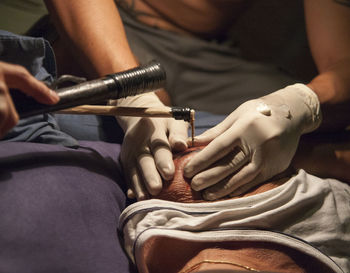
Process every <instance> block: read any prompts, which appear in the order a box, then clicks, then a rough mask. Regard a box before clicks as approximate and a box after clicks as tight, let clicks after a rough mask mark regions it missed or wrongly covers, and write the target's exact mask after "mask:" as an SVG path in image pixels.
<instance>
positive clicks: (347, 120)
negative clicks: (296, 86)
mask: <svg viewBox="0 0 350 273" xmlns="http://www.w3.org/2000/svg"><path fill="white" fill-rule="evenodd" d="M304 6H305V17H306V27H307V33H308V39H309V44H310V47H311V52H312V55H313V58H314V60H315V63H316V65H317V68H318V71H319V75H318V76H316V77H315V78H314V79H313V80H312V81H311V82H310V83H309V84H308V85H309V87H310V88H311V89H313V90H314V91H315V92H316V93H317V95H318V97H319V100H320V102H321V110H322V113H323V123H322V125H321V128H322V129H324V130H331V129H334V130H339V129H343V128H345V127H346V126H348V125H349V124H350V35H349V33H350V8H349V7H347V6H346V5H341V4H339V3H338V2H336V1H334V0H305V1H304Z"/></svg>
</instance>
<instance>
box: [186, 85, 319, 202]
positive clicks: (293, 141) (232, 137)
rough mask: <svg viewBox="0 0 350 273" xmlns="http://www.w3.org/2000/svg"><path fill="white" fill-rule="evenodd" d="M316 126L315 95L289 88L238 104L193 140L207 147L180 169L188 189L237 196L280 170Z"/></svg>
mask: <svg viewBox="0 0 350 273" xmlns="http://www.w3.org/2000/svg"><path fill="white" fill-rule="evenodd" d="M320 122H321V114H320V103H319V100H318V97H317V95H316V94H315V93H314V92H313V91H312V90H311V89H310V88H309V87H307V86H306V85H304V84H295V85H291V86H288V87H286V88H284V89H281V90H279V91H276V92H274V93H271V94H269V95H267V96H264V97H261V98H259V99H254V100H250V101H247V102H245V103H243V104H242V105H241V106H239V107H238V108H237V109H236V110H235V111H234V112H232V113H231V114H230V115H229V116H228V117H227V118H226V119H225V120H224V121H222V122H221V123H220V124H218V125H217V126H215V127H213V128H211V129H210V130H208V131H206V132H204V133H203V134H202V135H200V136H198V137H196V138H195V145H196V146H199V145H205V144H208V143H209V144H208V145H207V147H205V148H204V149H203V150H202V151H201V152H199V153H198V154H197V155H196V156H194V157H193V158H192V159H191V160H190V161H189V162H188V164H187V165H186V166H185V169H184V175H185V176H186V177H189V178H191V177H192V182H191V187H192V188H193V189H194V190H196V191H199V190H203V189H205V190H204V192H203V197H204V198H205V199H207V200H215V199H218V198H220V197H223V196H226V195H228V194H231V195H238V194H241V193H243V192H245V191H247V190H248V189H250V188H252V187H254V186H256V185H257V184H259V183H261V182H264V181H266V180H267V179H269V178H271V177H273V176H274V175H276V174H278V173H280V172H282V171H284V170H285V169H286V168H287V167H288V166H289V164H290V162H291V160H292V157H293V156H294V154H295V151H296V148H297V145H298V142H299V138H300V136H301V135H302V134H303V133H307V132H310V131H313V130H315V129H316V128H317V127H318V126H319V124H320Z"/></svg>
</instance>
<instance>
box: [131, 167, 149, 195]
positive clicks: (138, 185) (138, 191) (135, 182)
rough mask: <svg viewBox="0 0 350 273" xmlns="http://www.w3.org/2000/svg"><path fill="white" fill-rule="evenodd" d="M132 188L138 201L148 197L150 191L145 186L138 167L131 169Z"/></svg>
mask: <svg viewBox="0 0 350 273" xmlns="http://www.w3.org/2000/svg"><path fill="white" fill-rule="evenodd" d="M129 179H130V189H131V190H132V192H133V194H134V195H135V197H136V199H137V200H138V201H141V200H145V199H147V198H148V193H147V191H146V189H145V188H144V186H143V182H142V176H141V175H140V174H139V173H138V171H137V169H136V168H132V169H131V170H130V171H129Z"/></svg>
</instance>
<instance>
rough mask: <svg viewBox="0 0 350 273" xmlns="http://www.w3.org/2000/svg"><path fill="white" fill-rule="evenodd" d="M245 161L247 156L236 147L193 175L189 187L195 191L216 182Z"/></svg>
mask: <svg viewBox="0 0 350 273" xmlns="http://www.w3.org/2000/svg"><path fill="white" fill-rule="evenodd" d="M247 161H248V158H247V157H246V156H245V154H244V153H243V151H242V150H241V149H239V148H237V149H235V150H234V151H233V152H232V153H231V154H228V155H226V156H225V157H224V158H223V159H221V160H219V161H218V162H217V163H215V164H214V165H213V166H212V167H210V168H209V169H207V170H205V171H202V172H200V173H198V174H197V175H195V176H194V177H193V178H192V181H191V188H192V189H194V190H195V191H200V190H203V189H205V188H208V187H210V186H212V185H214V184H217V183H219V182H220V181H221V180H223V179H224V178H225V177H227V176H229V175H231V174H232V173H234V172H236V171H237V170H239V169H240V168H241V167H242V166H243V165H244V164H246V163H247Z"/></svg>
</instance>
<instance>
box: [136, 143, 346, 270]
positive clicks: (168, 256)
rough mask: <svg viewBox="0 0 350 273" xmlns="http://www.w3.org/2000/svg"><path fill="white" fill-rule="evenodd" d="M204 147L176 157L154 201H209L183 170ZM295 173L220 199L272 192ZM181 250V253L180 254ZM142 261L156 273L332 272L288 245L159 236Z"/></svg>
mask: <svg viewBox="0 0 350 273" xmlns="http://www.w3.org/2000/svg"><path fill="white" fill-rule="evenodd" d="M203 148H204V147H192V148H189V149H188V150H186V151H184V152H181V153H177V154H174V163H175V167H176V171H175V176H174V179H173V180H171V181H164V187H163V190H162V191H161V193H160V194H158V195H156V196H154V198H157V199H162V200H168V201H173V202H183V203H198V202H207V201H205V200H203V198H202V196H201V193H200V192H196V191H194V190H192V189H191V187H190V180H189V179H188V178H185V177H184V176H183V167H184V166H185V164H186V162H188V161H189V160H190V159H191V157H193V156H194V155H195V154H196V153H198V152H199V151H200V150H201V149H203ZM300 156H301V155H300ZM321 159H322V158H321ZM320 161H322V160H319V162H320ZM305 162H306V161H305V160H303V161H298V159H296V160H295V164H297V165H300V164H303V163H305ZM349 162H350V161H349ZM327 163H328V164H329V163H330V160H328V159H327ZM332 165H336V162H334V163H333V164H331V165H330V166H332ZM321 166H323V163H321ZM349 166H350V165H349ZM294 173H295V172H294V170H293V168H292V167H291V168H290V169H288V171H286V172H284V173H282V174H280V175H279V176H276V177H275V178H273V179H271V180H269V181H266V182H265V183H263V184H260V185H258V186H256V187H255V188H253V189H250V190H249V191H247V192H244V193H242V194H240V195H239V196H235V197H225V198H222V199H220V200H223V199H232V198H242V197H246V196H250V195H254V194H258V193H262V192H265V191H268V190H270V189H273V188H275V187H278V186H279V185H281V184H283V183H284V182H286V181H287V180H288V179H289V178H290V177H291V176H292V175H293V174H294ZM213 202H217V200H216V201H213ZM169 246H171V248H170V247H169ZM179 249H181V251H178V250H179ZM142 259H143V261H144V262H143V263H141V264H142V266H143V268H142V270H141V272H152V273H158V272H165V271H167V272H174V273H175V272H197V271H198V270H209V269H210V270H219V269H235V270H240V271H254V270H256V271H257V270H260V271H267V272H281V273H292V272H298V273H304V272H305V273H306V272H324V273H326V272H329V269H327V268H325V267H323V266H322V265H319V264H318V263H316V261H315V260H313V259H312V258H310V257H306V256H305V254H302V253H299V252H297V251H295V250H293V249H290V248H288V247H285V246H281V245H277V244H272V243H261V242H227V241H225V242H219V243H217V242H216V243H209V242H207V243H203V242H202V243H200V242H193V241H192V242H189V241H186V240H183V241H182V240H179V239H174V238H163V237H159V236H157V237H152V238H150V239H148V240H147V241H146V242H145V245H144V247H143V252H142ZM208 261H209V262H208ZM171 270H172V271H171ZM192 270H193V271H192Z"/></svg>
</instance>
